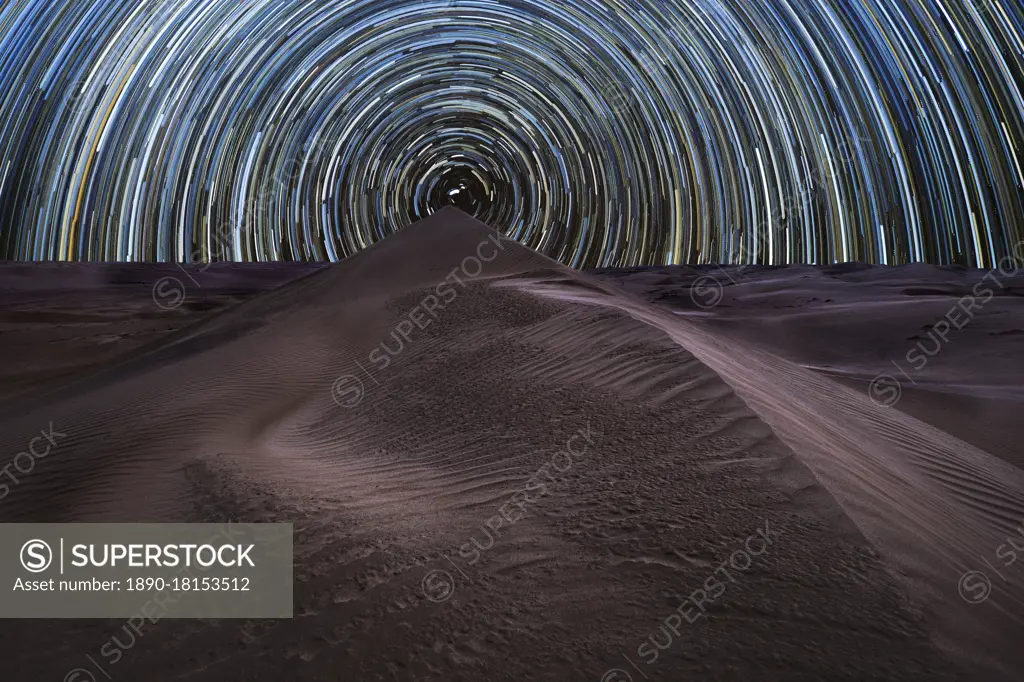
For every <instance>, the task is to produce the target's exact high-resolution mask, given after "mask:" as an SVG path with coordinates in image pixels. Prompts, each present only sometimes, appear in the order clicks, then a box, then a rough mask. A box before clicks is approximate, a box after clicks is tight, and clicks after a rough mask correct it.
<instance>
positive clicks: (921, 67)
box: [0, 0, 1024, 267]
mask: <svg viewBox="0 0 1024 682" xmlns="http://www.w3.org/2000/svg"><path fill="white" fill-rule="evenodd" d="M1022 36H1024V8H1022V6H1021V5H1020V3H1019V2H1016V0H983V1H982V0H958V1H957V2H954V3H946V2H940V1H939V0H900V1H899V2H897V1H896V0H842V2H839V1H838V0H764V1H763V2H758V3H750V2H748V1H747V0H703V1H702V2H700V3H696V2H690V1H688V0H628V1H626V0H564V1H559V2H552V1H551V0H421V1H412V0H348V1H344V2H332V3H320V2H310V1H308V0H243V1H241V2H239V1H237V0H235V1H230V2H229V1H227V0H149V1H143V2H138V1H136V0H132V1H128V0H11V2H8V3H7V4H6V5H5V6H4V7H3V9H0V249H2V250H3V253H4V254H5V255H7V256H8V257H12V258H25V259H62V260H76V259H82V260H177V261H188V260H209V259H229V260H251V261H272V260H280V259H293V258H295V259H309V260H340V259H342V258H344V257H346V256H348V255H351V254H353V253H356V252H358V251H359V250H361V249H363V248H365V247H366V246H368V245H369V244H371V243H373V242H376V241H379V240H380V239H383V238H385V237H387V236H388V235H389V234H392V233H393V232H395V231H397V230H399V229H402V228H403V227H405V226H406V225H408V224H410V223H411V222H413V221H415V220H418V219H420V218H423V217H425V216H428V215H430V214H431V213H433V212H435V211H437V210H439V209H440V208H441V207H443V206H446V205H454V206H457V207H459V208H461V209H462V210H464V211H466V212H468V213H470V214H472V215H475V216H476V217H478V218H479V219H481V220H483V221H485V222H488V223H490V224H492V225H495V226H500V227H501V228H502V229H504V230H505V231H506V232H507V233H508V234H509V235H510V236H511V237H513V238H514V239H516V240H518V241H520V242H521V243H523V244H526V245H528V246H530V247H532V248H535V249H537V250H539V251H541V252H543V253H545V254H547V255H550V256H552V257H554V258H557V259H559V260H561V261H562V262H564V263H566V264H569V265H572V266H575V267H594V266H629V265H643V264H655V263H680V262H690V263H700V262H742V263H747V262H758V263H769V264H785V263H796V262H808V263H828V262H836V261H851V260H863V261H868V262H877V263H887V264H892V263H901V262H909V261H929V262H938V263H965V264H968V265H974V266H979V267H991V266H992V265H993V264H994V263H996V262H997V261H998V260H999V258H1001V257H1003V256H1005V255H1008V254H1012V253H1013V249H1014V247H1015V245H1017V244H1018V243H1020V242H1021V239H1022V237H1024V172H1022V170H1021V168H1022V164H1021V158H1020V157H1021V155H1022V151H1024V150H1022V148H1021V147H1022V144H1024V97H1022V94H1021V93H1022V88H1024V40H1022Z"/></svg>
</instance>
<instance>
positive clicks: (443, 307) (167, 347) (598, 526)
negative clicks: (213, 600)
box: [0, 209, 1024, 682]
mask: <svg viewBox="0 0 1024 682" xmlns="http://www.w3.org/2000/svg"><path fill="white" fill-rule="evenodd" d="M187 270H188V272H187V273H183V272H182V270H181V269H179V268H176V267H175V266H173V265H161V266H119V265H113V264H111V265H79V266H55V265H53V266H44V265H40V264H31V265H29V264H24V265H17V264H7V265H3V266H0V287H2V288H3V299H2V302H0V347H2V349H3V351H4V352H5V357H6V358H7V360H6V363H5V368H4V371H3V380H2V382H0V386H2V389H0V453H9V455H10V456H13V455H14V453H16V452H18V451H19V450H21V449H23V448H24V443H26V442H28V440H29V439H31V438H32V437H33V436H34V435H36V434H38V432H39V430H40V429H41V428H46V427H47V426H48V425H51V424H52V427H53V428H54V429H55V430H56V431H58V432H60V433H61V434H65V435H63V436H62V437H61V440H60V442H59V445H58V446H57V447H56V448H55V449H54V451H53V453H52V454H51V455H49V456H48V457H47V458H46V459H45V460H40V461H38V462H37V463H36V466H35V467H34V469H33V471H32V472H31V473H30V474H29V475H26V476H24V477H22V478H21V479H20V480H19V482H18V484H17V485H14V486H11V487H10V490H9V492H8V494H7V495H6V497H4V498H3V499H0V521H4V522H11V521H47V522H65V521H207V522H210V521H226V520H234V521H287V522H293V523H294V524H295V528H296V536H295V554H296V557H295V571H294V572H295V580H296V586H295V617H294V618H293V619H290V620H275V621H269V620H261V621H240V620H219V621H214V620H207V621H197V620H169V619H162V620H159V621H158V622H155V623H147V624H146V625H145V626H143V627H142V628H141V633H131V632H130V631H128V630H126V628H125V623H124V622H123V621H116V620H89V621H41V620H22V621H7V622H5V623H3V624H2V625H0V651H2V653H3V654H4V659H5V677H9V678H10V679H15V680H29V679H44V680H45V679H65V680H67V682H83V681H87V680H89V679H90V678H88V677H80V678H77V679H76V678H72V679H70V680H68V678H67V675H68V674H69V673H70V672H71V671H74V670H75V669H78V668H83V669H87V670H91V671H92V674H93V675H94V677H95V678H96V679H107V677H104V675H106V676H108V677H109V678H110V679H115V680H122V679H123V680H197V681H198V680H202V681H210V682H214V681H216V682H220V681H223V680H231V681H234V680H268V681H269V680H274V681H277V680H302V681H305V680H310V681H312V680H431V679H445V680H452V679H454V680H559V681H564V680H601V681H602V682H624V681H629V680H635V681H639V680H645V679H650V680H680V681H682V680H694V679H700V680H705V679H706V680H743V681H747V680H752V679H757V680H808V681H811V680H850V681H853V680H858V681H859V680H922V681H924V680H927V681H928V682H934V681H937V680H979V681H982V680H984V681H1000V680H1006V681H1009V680H1018V679H1020V677H1021V670H1022V669H1024V654H1022V653H1021V651H1020V646H1019V645H1020V641H1021V635H1022V634H1024V608H1022V607H1024V570H1022V569H1024V561H1021V562H1020V563H1019V564H1016V563H1015V564H1013V565H1003V564H1001V563H996V562H1000V561H1002V559H999V558H997V552H998V548H1000V547H1001V546H1005V545H1006V544H1007V542H1008V538H1010V539H1012V538H1016V542H1017V545H1018V546H1022V547H1024V472H1022V471H1021V469H1020V468H1019V465H1020V464H1021V459H1020V455H1019V453H1020V449H1019V448H1018V447H1015V443H1014V440H1015V439H1014V437H1013V435H1014V430H1015V428H1016V425H1015V424H1014V420H1013V418H1012V415H1013V414H1014V409H1015V406H1016V405H1017V404H1018V403H1017V402H1015V401H1017V400H1018V397H1017V395H1018V391H1019V387H1020V385H1021V383H1020V381H1019V373H1020V372H1021V371H1024V369H1022V366H1021V365H1022V363H1021V362H1020V360H1021V354H1020V351H1021V344H1022V341H1021V338H1020V336H1019V335H1018V334H1016V333H1015V332H1012V331H1009V330H1010V329H1016V328H1017V327H1013V325H1014V324H1016V325H1018V326H1020V325H1021V324H1022V323H1021V320H1022V319H1024V318H1021V317H1020V315H1021V311H1020V309H1019V307H1018V306H1017V298H1015V297H1014V296H1013V295H1012V294H1013V292H1014V291H1019V288H1018V289H1016V290H1015V289H1014V288H1013V287H1012V285H1011V284H1009V283H1007V282H1004V283H1007V288H1005V289H1001V290H1000V291H1001V292H1005V291H1009V292H1010V293H1009V294H1001V296H1000V297H999V300H996V298H997V297H995V296H993V300H991V301H989V302H987V303H986V304H985V305H984V308H983V310H981V311H979V312H978V314H977V319H976V320H974V321H973V322H972V323H971V324H970V325H967V326H965V327H964V328H963V329H961V330H958V331H957V332H956V333H957V334H959V336H954V335H953V334H950V338H953V339H954V340H953V342H952V343H948V344H947V345H946V346H944V347H943V349H942V351H941V353H939V354H936V355H935V356H934V357H932V356H929V363H927V366H926V367H925V368H923V369H922V370H920V371H917V370H914V372H915V373H913V374H911V376H912V377H913V378H914V379H915V380H918V382H919V384H918V385H909V384H908V385H907V386H903V384H902V383H901V384H900V385H899V398H898V399H897V400H896V401H891V400H889V396H890V395H892V392H891V391H892V389H893V385H891V384H890V383H887V380H886V381H883V382H881V383H878V382H876V383H875V385H874V386H873V388H870V389H869V385H870V384H871V383H872V381H873V379H874V377H876V376H878V374H880V373H882V372H885V373H887V374H895V371H894V370H892V369H888V368H886V367H885V363H886V362H887V360H888V359H890V358H891V359H892V360H896V361H897V362H900V363H903V364H906V362H907V361H906V353H907V352H908V351H909V350H911V349H912V348H914V345H915V344H916V341H914V340H907V339H906V338H905V337H906V336H907V335H906V334H905V333H904V328H909V327H916V328H917V329H918V331H917V332H915V333H918V334H923V333H924V332H922V331H920V328H921V326H922V325H928V324H934V322H935V321H937V320H938V319H939V318H941V317H942V316H943V315H945V314H946V311H947V310H948V308H949V306H950V304H951V303H955V302H956V301H957V300H958V299H959V298H962V296H960V295H959V294H960V293H962V289H963V288H964V287H971V286H973V284H972V282H974V280H972V279H970V278H974V277H978V273H971V272H955V271H940V270H939V269H935V268H924V267H923V266H921V267H919V266H913V267H912V268H910V269H907V270H904V271H902V272H898V271H896V270H884V269H871V268H862V269H858V268H855V267H848V268H845V269H843V268H839V269H838V270H837V272H835V273H830V272H829V271H828V268H806V269H801V268H787V269H782V270H774V271H773V270H771V269H763V270H762V269H749V270H746V271H744V272H742V273H736V272H732V273H731V274H732V275H733V278H732V279H728V280H725V284H723V285H722V287H721V295H719V294H714V296H713V298H712V299H708V298H707V297H706V296H705V295H704V292H706V291H707V290H708V289H707V287H708V285H709V281H708V280H706V279H705V280H704V281H702V282H701V287H700V289H699V291H700V292H701V294H700V295H699V296H698V297H697V299H696V300H695V298H694V295H693V293H692V291H693V289H694V287H693V283H694V282H695V281H696V280H699V279H700V278H702V277H707V276H708V275H709V274H710V273H713V272H717V271H715V270H712V269H699V270H698V269H686V268H675V269H673V268H668V269H660V270H657V269H656V270H645V271H636V272H621V271H620V272H615V273H610V272H604V271H602V272H595V273H590V274H585V273H579V272H576V271H573V270H571V269H569V268H566V267H564V266H562V265H560V264H558V263H557V262H555V261H553V260H550V259H548V258H545V257H543V256H541V255H538V254H536V253H534V252H533V251H531V250H530V249H527V248H525V247H523V246H520V245H518V244H516V243H515V242H513V241H511V240H509V239H507V238H504V237H503V236H502V235H501V234H500V233H499V232H496V231H494V230H492V229H491V228H488V227H487V226H485V225H482V224H480V223H478V222H476V221H474V220H472V219H471V218H469V217H468V216H465V215H464V214H461V213H459V212H458V211H455V210H451V209H446V210H443V211H441V212H439V213H437V214H435V215H434V216H432V217H431V218H430V219H428V220H426V221H423V222H421V223H418V224H416V225H413V226H411V227H409V228H407V229H405V230H403V231H402V232H400V233H398V234H396V235H394V236H392V237H390V238H389V239H387V240H385V241H383V242H380V243H378V244H376V245H374V246H372V247H370V248H368V249H366V250H365V251H363V252H361V253H360V254H358V255H357V256H355V257H353V258H350V259H348V260H346V261H344V262H342V263H339V264H336V265H330V266H325V267H319V266H315V265H305V266H303V265H294V266H288V265H261V266H241V265H228V264H219V265H214V266H211V267H209V268H203V269H201V270H202V271H201V272H200V271H198V270H197V269H196V268H195V267H194V266H193V267H192V268H187ZM183 274H184V275H185V276H182V275H183ZM947 274H948V278H947ZM166 278H174V279H176V280H179V283H180V284H181V285H182V286H181V290H182V291H181V292H178V293H181V294H182V295H181V296H177V295H176V292H177V289H175V286H176V285H174V286H170V285H173V283H172V282H168V281H165V279H166ZM193 278H194V279H193ZM801 278H803V279H801ZM942 278H946V279H942ZM733 279H735V281H736V283H733ZM939 280H941V281H939ZM161 282H163V286H161ZM1017 282H1018V284H1017V286H1018V287H1019V286H1020V284H1019V282H1020V280H1019V279H1018V280H1017ZM168 286H170V288H168ZM712 289H714V287H712ZM907 289H911V290H913V291H911V292H909V293H908V292H907V291H906V290H907ZM882 291H884V292H887V296H880V295H878V292H882ZM921 291H928V292H929V293H920V292H921ZM915 292H917V293H915ZM804 296H810V297H814V298H817V299H818V300H817V301H804V300H803V298H802V297H804ZM826 298H830V299H832V300H831V301H828V302H826V301H824V299H826ZM904 298H906V299H910V302H901V301H902V299H904ZM872 301H874V302H872ZM710 302H713V303H714V305H708V304H709V303H710ZM698 303H699V304H698ZM926 308H927V309H926ZM997 313H999V314H997ZM989 318H991V319H989ZM997 318H998V319H997ZM1011 318H1012V319H1011ZM894 325H895V326H894ZM1000 325H1002V326H1000ZM990 332H998V333H990ZM968 334H970V335H972V336H967V335H968ZM901 336H902V337H904V338H900V337H901ZM972 340H973V341H972ZM972 348H973V350H972ZM947 361H948V364H949V365H950V367H949V368H948V369H943V368H942V367H943V365H942V364H941V363H945V362H947ZM1011 365H1012V367H1010V366H1011ZM903 383H908V382H903ZM933 395H938V396H940V397H939V398H936V399H933V398H932V396H933ZM986 401H988V402H986ZM996 403H998V404H1000V405H1002V406H1003V408H1001V409H1005V410H1007V411H1006V412H1001V411H999V410H996V411H994V412H993V413H992V416H991V417H990V416H989V412H988V409H987V406H988V405H990V404H996ZM968 404H970V405H975V406H976V409H978V410H979V413H980V414H981V415H982V416H984V417H985V418H989V419H990V421H989V422H988V424H990V425H991V428H989V425H988V424H986V423H985V422H984V421H983V422H982V424H981V426H977V425H973V426H972V425H971V423H970V420H969V419H968V418H967V417H968V415H966V414H964V407H963V406H964V405H968ZM947 412H953V413H959V415H958V418H956V419H952V418H951V419H947V418H946V416H944V415H945V414H946V413H947ZM1016 413H1017V414H1019V411H1018V412H1016ZM1020 433H1021V430H1020V429H1019V428H1016V434H1018V435H1019V434H1020ZM1018 440H1019V439H1018ZM2 457H3V455H2V454H0V458H2ZM986 562H990V563H992V564H995V567H996V568H999V569H1001V573H998V574H997V572H995V571H993V570H992V569H991V568H989V566H987V565H986ZM972 571H984V572H985V573H986V577H988V579H989V582H988V589H987V590H984V589H983V588H984V586H985V584H984V582H983V581H982V582H981V583H979V580H980V578H979V576H978V575H977V574H976V573H975V574H973V575H971V576H970V580H969V581H967V582H964V581H963V580H962V576H964V575H965V574H968V573H969V572H972ZM982 593H983V594H984V597H983V598H981V599H979V598H978V597H979V595H982ZM113 638H116V642H117V649H118V651H119V652H120V653H121V654H122V655H121V656H119V657H118V658H117V660H116V661H113V660H112V658H113V657H110V656H107V655H105V654H103V653H101V652H102V651H104V646H105V645H109V644H110V643H111V641H112V639H113ZM105 651H107V652H109V651H110V648H109V646H107V648H106V649H105Z"/></svg>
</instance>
